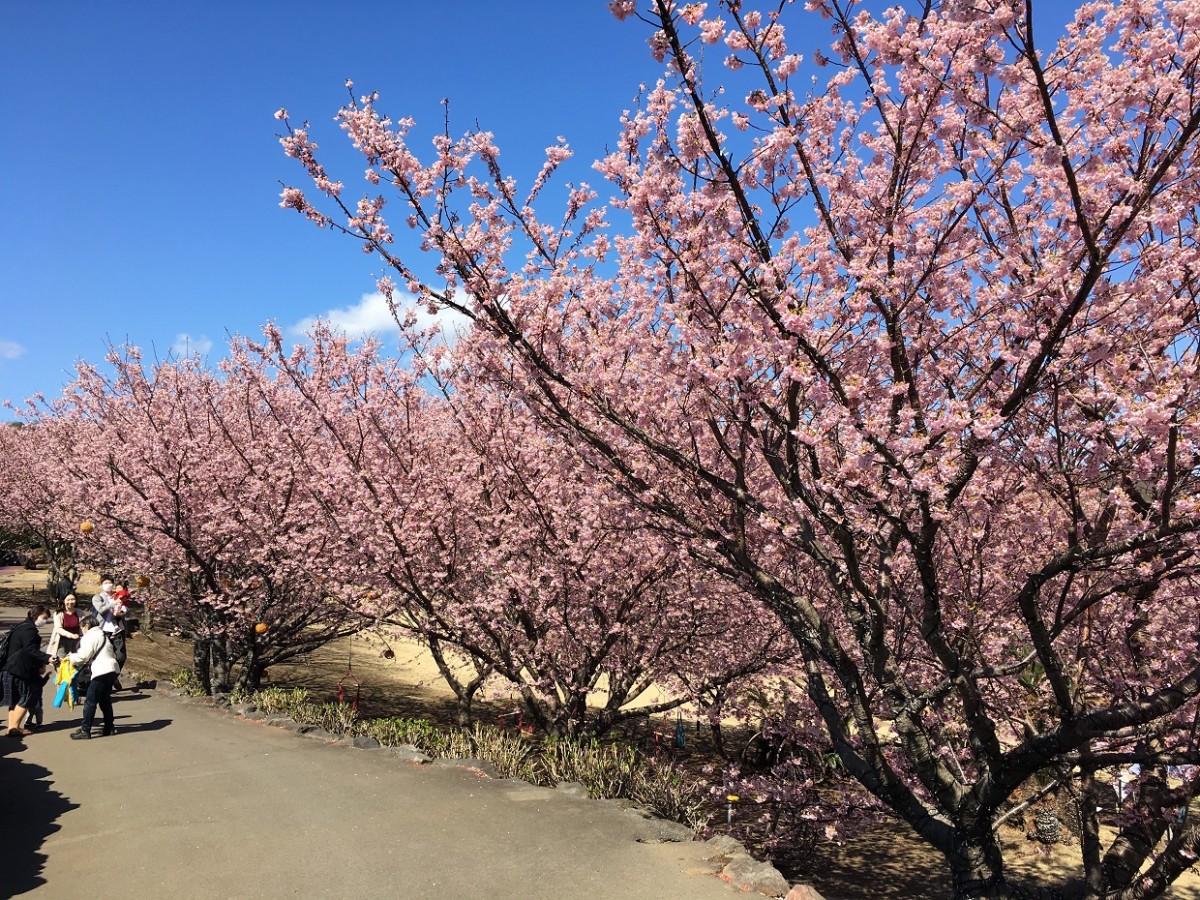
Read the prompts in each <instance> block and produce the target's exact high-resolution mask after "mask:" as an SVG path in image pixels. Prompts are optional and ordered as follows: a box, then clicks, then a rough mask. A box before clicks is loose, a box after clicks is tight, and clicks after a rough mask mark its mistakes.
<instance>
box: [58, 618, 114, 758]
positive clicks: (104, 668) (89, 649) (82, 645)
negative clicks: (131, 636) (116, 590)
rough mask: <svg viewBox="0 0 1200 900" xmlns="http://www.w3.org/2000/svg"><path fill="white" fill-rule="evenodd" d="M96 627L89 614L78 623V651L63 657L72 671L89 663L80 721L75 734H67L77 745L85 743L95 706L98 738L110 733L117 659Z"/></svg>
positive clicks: (96, 624)
mask: <svg viewBox="0 0 1200 900" xmlns="http://www.w3.org/2000/svg"><path fill="white" fill-rule="evenodd" d="M99 624H100V623H99V620H98V619H97V618H96V616H95V615H94V614H92V613H89V614H88V615H86V616H84V617H83V618H82V619H80V621H79V626H80V628H82V629H83V637H81V638H80V639H79V649H78V650H76V651H75V652H74V653H71V654H68V656H67V658H68V659H69V660H71V662H72V663H73V664H74V665H75V667H76V668H80V667H82V666H86V665H88V664H89V663H90V664H91V666H92V680H91V683H90V684H89V685H88V689H87V696H85V697H84V700H83V721H82V722H80V723H79V730H78V731H72V732H71V738H72V739H73V740H77V741H78V740H87V739H88V738H90V737H91V736H92V722H93V721H94V720H95V718H96V707H97V706H99V707H100V712H102V713H103V714H104V727H103V728H102V729H101V730H100V734H101V735H109V734H112V733H113V707H112V689H113V683H114V682H116V680H117V675H118V674H119V673H120V671H121V667H120V666H119V665H117V657H116V655H115V654H114V653H113V648H112V644H111V643H110V642H109V639H108V635H107V634H105V633H104V631H103V630H102V629H101V628H100V627H99Z"/></svg>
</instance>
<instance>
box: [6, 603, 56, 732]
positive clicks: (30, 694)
mask: <svg viewBox="0 0 1200 900" xmlns="http://www.w3.org/2000/svg"><path fill="white" fill-rule="evenodd" d="M49 621H50V610H48V609H46V607H44V606H37V607H34V608H33V609H31V610H30V611H29V614H28V615H27V616H26V617H25V621H24V622H21V623H19V624H17V625H14V626H13V629H12V631H11V632H10V633H9V637H8V658H7V659H6V660H5V662H4V671H3V672H0V682H2V683H3V686H4V700H3V703H4V706H6V707H7V708H8V730H7V731H6V732H5V734H6V735H7V736H8V737H24V736H25V735H27V734H29V730H28V729H26V728H22V727H21V720H22V719H23V718H25V713H26V712H28V711H29V710H30V709H32V708H35V707H36V706H37V703H36V700H37V697H36V696H35V694H34V691H41V689H42V680H41V674H42V667H43V666H44V665H46V663H48V662H49V661H50V656H49V654H47V653H43V652H42V636H41V635H40V634H39V633H38V628H39V627H41V626H42V625H45V624H47V623H48V622H49Z"/></svg>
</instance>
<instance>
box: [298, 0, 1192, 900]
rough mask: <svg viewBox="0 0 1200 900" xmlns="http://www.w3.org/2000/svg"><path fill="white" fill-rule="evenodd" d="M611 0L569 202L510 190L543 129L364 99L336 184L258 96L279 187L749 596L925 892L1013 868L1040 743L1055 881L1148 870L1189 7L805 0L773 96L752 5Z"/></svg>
mask: <svg viewBox="0 0 1200 900" xmlns="http://www.w3.org/2000/svg"><path fill="white" fill-rule="evenodd" d="M610 6H611V8H612V10H613V11H614V13H615V14H616V15H617V16H619V17H620V18H632V19H640V20H642V21H644V22H647V23H649V25H650V28H651V29H652V32H651V35H650V42H649V45H650V50H651V52H652V53H653V54H654V56H655V57H656V58H657V59H659V60H660V61H661V62H663V64H664V70H665V71H664V75H663V78H662V80H661V81H659V82H658V83H657V84H655V85H652V86H649V87H647V88H646V89H645V91H644V92H643V94H642V95H641V97H640V100H639V103H638V106H637V107H636V108H635V109H633V110H631V111H630V112H629V113H627V115H626V116H625V117H624V118H623V120H622V123H621V128H620V134H619V136H618V139H617V142H616V145H615V149H614V150H613V152H612V153H611V154H610V155H609V156H607V157H606V158H604V159H602V160H600V161H599V162H598V163H596V169H597V171H598V172H599V174H600V175H601V176H603V177H604V178H605V179H607V180H608V182H609V183H610V184H611V186H612V190H613V192H614V196H613V198H612V199H611V201H610V202H609V203H608V205H607V206H598V205H596V193H595V192H594V191H593V190H592V189H591V188H589V187H588V186H587V185H577V186H572V187H571V188H570V189H569V190H568V192H567V206H566V209H565V212H563V213H561V214H560V215H559V216H557V217H555V216H544V215H542V212H540V211H545V210H546V209H547V207H549V206H551V205H552V204H550V203H549V202H546V201H545V199H544V197H541V196H540V195H541V193H542V191H543V188H544V185H545V184H546V182H547V179H548V177H549V176H550V175H551V174H552V173H553V172H554V171H555V170H556V169H557V168H558V167H559V166H560V165H561V164H562V163H563V161H564V160H565V159H566V158H567V157H568V156H569V150H568V149H567V148H566V147H565V146H564V145H559V146H555V147H552V148H551V149H550V150H549V151H548V152H547V161H546V164H545V167H544V169H543V171H542V172H541V173H540V174H539V176H538V177H537V179H536V180H535V182H534V184H533V186H532V189H531V190H529V191H528V192H524V193H522V192H519V191H518V187H517V183H516V181H515V180H514V179H512V178H509V177H507V176H506V175H505V174H504V173H503V172H502V170H501V167H500V161H499V151H498V150H497V148H496V147H495V145H494V144H493V141H492V139H491V136H490V135H489V134H488V133H486V132H482V131H473V132H471V133H468V134H466V135H465V136H463V137H462V138H453V137H451V136H450V135H449V134H444V135H441V136H439V137H438V138H436V139H435V141H434V146H433V149H432V152H431V154H430V156H429V159H428V160H427V161H423V160H422V159H420V158H419V156H418V154H417V153H416V152H415V151H414V149H413V148H412V147H411V146H410V143H409V140H408V135H409V132H410V130H411V129H412V127H413V124H412V123H411V121H409V120H397V121H393V120H390V119H388V118H386V117H385V116H384V115H383V114H382V112H381V111H380V109H379V98H378V96H377V95H375V94H369V95H366V96H363V97H360V98H358V99H353V98H352V100H351V102H349V103H348V104H347V106H345V107H344V108H343V109H342V110H341V112H340V113H339V121H340V124H341V127H342V128H343V129H344V130H345V131H346V133H347V134H348V136H349V137H350V139H351V140H352V141H353V143H354V145H355V146H356V147H357V148H358V149H360V150H361V151H362V152H363V154H364V156H365V157H366V160H367V162H368V165H369V169H368V173H367V179H368V181H369V182H370V183H371V187H370V188H369V192H368V194H367V195H366V196H365V197H363V199H362V200H359V201H354V200H352V199H348V198H347V189H346V188H345V186H344V185H343V184H342V183H341V182H339V181H336V180H334V179H333V178H332V177H331V176H330V175H329V174H328V173H327V172H326V170H325V169H324V167H323V166H322V164H321V162H320V159H319V157H318V152H319V151H318V147H317V145H316V143H315V142H314V141H313V139H312V137H311V135H310V133H309V129H308V127H307V126H305V127H299V128H297V127H293V126H292V125H291V123H290V121H289V119H288V117H287V113H286V112H285V111H283V110H281V111H280V112H279V113H278V114H277V115H278V116H279V118H280V119H281V120H282V121H283V122H284V124H285V126H286V133H285V134H284V135H283V138H282V140H283V144H284V147H285V149H286V152H287V153H288V154H289V155H290V156H292V157H294V158H295V159H297V160H298V161H299V162H300V163H301V164H302V165H303V166H304V167H305V169H306V170H307V172H308V175H309V176H310V177H311V179H312V182H313V187H314V188H315V193H313V192H310V193H308V194H306V193H305V192H304V191H303V190H301V189H299V188H295V187H288V188H286V189H285V190H284V192H283V205H284V206H286V207H290V208H294V209H296V210H298V211H300V212H301V213H302V214H304V215H305V216H306V217H308V218H309V219H311V220H312V221H314V222H315V223H316V224H318V225H320V226H322V227H331V228H334V229H337V230H339V231H342V232H344V233H346V234H348V235H352V236H354V237H355V238H356V239H358V240H359V241H361V242H362V244H363V245H364V248H365V249H367V250H368V251H370V252H374V253H377V254H379V256H380V257H381V258H382V260H383V261H384V263H385V264H386V265H387V266H389V267H390V269H391V270H392V272H393V274H394V276H395V277H396V279H397V281H398V284H399V285H400V286H402V287H403V288H404V289H406V290H407V291H408V292H410V293H412V294H413V295H415V296H416V297H417V298H418V299H419V300H420V301H421V302H423V303H426V304H428V305H431V306H434V307H446V308H451V309H454V310H456V311H457V312H459V313H461V314H463V315H465V316H467V317H468V318H469V319H470V320H471V321H472V322H473V323H474V328H473V330H472V331H471V333H470V334H469V335H467V336H466V337H465V338H464V339H463V340H462V341H461V342H460V344H459V346H458V347H457V349H456V352H457V353H458V354H459V355H460V356H461V357H462V358H464V359H470V360H471V363H470V364H471V365H472V366H473V367H474V369H475V371H477V372H480V373H483V372H484V371H486V372H487V373H488V377H490V378H491V379H492V380H493V382H494V383H495V384H497V385H499V386H502V387H503V389H504V390H506V391H510V392H513V393H514V395H516V396H519V397H520V398H521V401H522V403H523V404H525V406H526V408H527V409H528V410H530V412H531V414H532V415H535V416H537V417H538V418H539V419H540V420H541V421H542V422H543V423H545V424H546V425H547V426H548V427H550V428H551V429H553V430H554V433H555V434H556V435H557V444H556V447H557V448H560V449H561V450H562V451H563V452H570V453H571V454H572V455H573V456H574V457H575V459H576V460H577V461H578V462H579V464H581V465H584V466H587V467H589V468H590V469H591V470H593V471H594V472H595V473H596V477H597V478H599V479H603V480H604V481H606V483H609V484H611V485H613V486H614V487H615V488H616V489H618V490H620V491H621V492H622V493H623V494H624V496H625V497H626V498H627V499H628V500H629V501H631V502H632V503H633V504H635V505H636V507H637V508H638V509H640V510H641V513H642V515H643V516H644V519H645V522H646V524H647V526H648V527H659V528H662V529H664V530H671V529H673V530H674V532H675V533H676V534H679V535H681V536H685V537H686V539H687V541H688V549H689V552H690V553H691V554H692V557H693V558H699V559H703V560H704V561H705V562H706V564H707V565H708V566H709V567H711V569H712V570H714V571H716V572H719V573H721V574H722V575H723V576H725V577H726V578H727V579H728V580H729V581H730V582H732V583H734V584H736V585H738V586H739V587H742V588H744V589H746V590H749V591H751V592H752V593H753V594H754V595H755V596H756V597H757V598H758V600H759V601H761V602H762V603H763V604H765V605H766V606H767V607H768V608H770V609H771V610H772V611H773V612H774V614H775V615H776V616H777V617H778V620H779V621H780V622H781V623H783V624H784V625H785V626H786V627H787V628H788V630H789V631H790V632H791V634H792V635H793V636H794V638H795V640H796V642H797V644H798V647H799V664H800V665H801V666H802V667H803V670H804V672H805V682H804V683H805V690H806V693H807V696H808V702H809V703H810V704H811V709H812V710H813V711H815V713H816V714H817V715H818V716H819V718H820V721H821V722H822V724H823V727H824V730H825V732H826V736H827V739H828V741H829V743H830V745H831V746H832V748H833V749H834V750H835V751H836V753H837V754H838V756H839V757H840V760H841V763H842V764H843V765H844V767H845V769H846V771H847V772H848V773H849V774H850V775H851V776H852V777H853V778H855V779H856V780H857V781H858V782H859V783H860V784H861V785H862V786H863V787H864V788H865V789H866V790H868V791H869V792H871V794H873V795H874V796H875V797H876V798H878V800H879V801H881V802H882V803H884V804H885V805H886V806H888V807H889V808H890V809H891V810H892V811H893V812H894V813H895V814H896V815H897V816H899V817H900V818H901V819H903V820H904V821H905V822H907V823H908V824H909V825H910V826H911V827H912V829H913V830H914V831H915V832H916V833H917V834H918V835H920V836H921V837H922V838H923V839H925V840H926V841H928V842H929V843H930V844H931V845H933V846H934V847H936V848H938V849H939V850H940V851H941V852H942V853H943V854H944V856H945V858H946V861H947V865H948V867H949V870H950V873H951V876H952V880H953V885H954V890H955V894H956V896H958V897H964V898H965V897H985V896H986V897H996V898H1001V897H1013V896H1018V895H1019V894H1020V890H1019V888H1018V887H1017V886H1014V885H1012V884H1011V883H1010V880H1009V877H1008V873H1007V870H1006V868H1005V861H1004V854H1003V852H1002V849H1001V845H1000V841H999V839H998V837H997V834H996V829H997V827H998V823H999V822H1000V820H1001V819H1002V818H1003V817H1004V816H1006V815H1007V810H1009V809H1011V808H1012V806H1011V805H1012V802H1013V798H1014V796H1015V794H1016V792H1017V791H1018V790H1020V789H1021V788H1022V787H1023V786H1024V785H1026V784H1027V783H1028V782H1029V781H1030V779H1031V778H1032V777H1033V776H1034V775H1035V773H1041V772H1045V771H1047V770H1049V771H1051V772H1053V773H1054V777H1055V780H1056V782H1057V784H1058V785H1059V787H1060V790H1061V791H1062V792H1064V793H1065V794H1068V795H1070V796H1071V797H1073V798H1074V799H1075V800H1076V802H1077V808H1078V812H1079V816H1080V819H1081V822H1082V831H1083V834H1082V839H1081V840H1082V851H1083V854H1082V855H1083V868H1082V873H1081V882H1080V883H1081V884H1082V887H1079V888H1078V890H1077V893H1079V894H1080V895H1082V896H1087V897H1101V896H1103V897H1120V898H1142V897H1154V896H1160V895H1161V894H1162V893H1163V892H1164V891H1165V890H1166V889H1167V888H1168V886H1169V885H1170V884H1171V882H1172V881H1173V880H1174V879H1175V878H1176V877H1177V876H1178V875H1179V874H1180V873H1181V872H1182V871H1184V870H1185V869H1186V868H1188V867H1189V866H1190V865H1191V864H1192V863H1193V862H1194V861H1195V859H1196V853H1197V838H1196V828H1195V825H1194V814H1193V813H1192V812H1191V810H1190V803H1191V801H1192V798H1193V797H1194V795H1195V794H1196V792H1197V788H1198V785H1197V782H1196V781H1195V780H1194V779H1190V780H1189V779H1187V778H1185V779H1183V780H1182V781H1180V780H1179V779H1177V778H1171V777H1169V775H1168V770H1167V769H1168V766H1169V765H1171V764H1185V763H1186V764H1195V763H1196V762H1198V761H1200V757H1198V751H1200V748H1198V747H1197V745H1196V733H1197V732H1196V729H1195V727H1194V724H1193V723H1194V722H1195V720H1196V717H1197V713H1198V709H1197V694H1198V693H1200V653H1198V651H1197V634H1198V633H1200V629H1198V625H1200V603H1198V601H1197V590H1196V587H1197V585H1196V583H1195V579H1196V575H1197V572H1196V540H1197V525H1198V524H1200V518H1198V516H1197V512H1198V511H1197V499H1198V497H1197V470H1196V466H1197V461H1198V459H1200V456H1198V450H1200V447H1198V446H1197V424H1198V423H1197V410H1198V403H1197V401H1198V400H1200V392H1198V389H1197V387H1198V386H1197V380H1196V376H1197V362H1198V359H1200V356H1198V352H1197V351H1198V344H1197V337H1198V334H1197V317H1196V311H1197V303H1196V288H1197V281H1196V277H1197V276H1196V273H1197V264H1198V259H1197V255H1198V254H1197V240H1196V237H1197V234H1196V225H1197V211H1198V201H1200V160H1198V159H1197V158H1196V156H1197V131H1198V129H1200V92H1198V89H1197V81H1196V79H1197V73H1198V71H1200V68H1198V67H1200V3H1197V2H1196V0H1169V2H1168V0H1163V2H1144V0H1137V2H1121V3H1117V2H1111V0H1096V2H1089V3H1087V4H1086V5H1084V6H1083V7H1081V8H1080V10H1079V12H1078V14H1077V15H1076V17H1075V19H1074V22H1073V23H1072V24H1071V25H1070V26H1069V27H1068V28H1067V31H1066V34H1065V35H1064V36H1063V37H1062V38H1061V39H1060V40H1058V41H1057V43H1053V44H1043V43H1040V42H1039V35H1037V34H1035V24H1036V19H1035V15H1034V9H1033V4H1032V0H1030V2H1012V0H984V2H977V0H972V2H965V0H945V2H942V3H938V4H933V3H926V4H912V5H911V6H910V7H907V8H906V7H903V6H894V7H892V8H889V9H888V10H886V11H884V12H883V13H882V14H880V15H879V16H876V15H872V14H871V13H870V11H869V10H867V9H865V8H864V7H863V5H862V4H859V3H855V2H853V0H811V2H809V3H808V4H807V6H808V10H809V12H808V15H810V16H815V15H820V16H823V17H825V19H826V20H828V21H829V22H830V23H831V24H832V26H833V33H832V39H831V40H830V42H829V43H828V44H827V45H826V46H824V47H822V48H820V49H819V50H817V51H816V52H815V53H813V54H811V56H810V59H811V61H812V63H813V64H815V65H816V66H818V67H821V66H824V67H825V71H826V72H831V73H832V74H831V75H829V76H828V77H827V78H824V80H823V82H822V81H820V80H817V81H814V82H812V83H811V86H810V75H811V74H812V72H814V71H816V70H815V69H808V68H805V66H806V65H808V64H806V63H805V62H804V60H803V57H802V55H801V53H800V49H801V48H800V47H798V46H797V41H798V40H799V35H802V34H803V33H804V29H805V28H811V24H812V22H813V21H814V19H813V18H810V19H809V20H807V21H805V20H804V19H803V18H800V19H798V20H793V19H792V15H793V10H790V9H788V8H787V7H788V6H790V4H786V3H781V4H780V5H778V6H777V7H774V8H772V9H769V10H766V11H763V12H760V11H756V10H751V9H749V8H747V7H746V6H745V5H743V4H742V3H740V2H732V0H730V2H724V3H720V4H716V3H713V4H705V3H687V4H681V3H677V2H673V0H646V2H642V3H639V2H638V0H615V2H613V3H611V4H610ZM795 15H796V16H802V15H804V14H801V13H795ZM798 23H799V24H798ZM721 45H724V49H721ZM717 54H725V55H726V58H725V61H724V67H723V69H722V67H720V66H718V65H717V64H716V55H717ZM385 187H386V189H387V190H388V191H389V192H390V193H391V195H392V196H391V197H384V196H379V195H378V191H379V190H380V189H382V188H385ZM393 197H394V198H395V199H394V200H393V199H392V198H393ZM389 202H398V204H399V209H398V211H397V212H396V213H395V215H394V216H393V219H395V217H396V216H398V217H399V221H400V223H401V229H400V230H399V231H397V230H394V229H393V228H392V227H391V226H392V225H393V224H395V223H394V221H393V222H390V223H389V221H388V219H387V216H386V213H387V212H388V211H389V207H388V204H389ZM404 226H407V229H408V231H407V234H410V235H411V238H412V240H411V242H410V243H409V244H408V245H405V240H404V235H405V234H406V232H405V230H404ZM422 251H424V252H428V253H431V254H432V261H431V263H430V264H426V263H425V262H424V261H423V257H422V255H421V253H422ZM381 288H382V289H383V290H384V291H386V292H389V295H393V294H392V293H391V292H393V291H395V290H396V289H397V287H396V283H394V282H393V281H392V280H391V279H390V278H385V279H384V280H383V282H382V283H381ZM393 296H394V295H393ZM1134 763H1137V764H1138V765H1139V766H1140V770H1141V773H1142V774H1141V777H1140V780H1139V781H1138V782H1137V783H1136V784H1135V786H1134V788H1133V789H1132V791H1131V793H1130V799H1129V800H1128V801H1127V803H1126V805H1125V807H1124V809H1123V811H1122V815H1121V817H1120V818H1119V819H1116V820H1112V819H1109V818H1107V816H1108V813H1107V812H1103V813H1099V814H1098V813H1097V808H1098V807H1101V808H1105V809H1106V810H1107V809H1111V806H1112V802H1111V786H1110V785H1109V784H1108V782H1107V781H1106V779H1107V778H1109V775H1108V774H1107V773H1109V772H1111V771H1112V770H1113V768H1114V767H1121V766H1128V765H1131V764H1134ZM1172 822H1174V823H1175V825H1174V827H1171V828H1168V826H1169V825H1170V824H1171V823H1172ZM1102 825H1104V826H1108V825H1113V826H1115V829H1116V830H1115V831H1109V830H1108V829H1107V828H1102Z"/></svg>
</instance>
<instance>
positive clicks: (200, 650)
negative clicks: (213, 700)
mask: <svg viewBox="0 0 1200 900" xmlns="http://www.w3.org/2000/svg"><path fill="white" fill-rule="evenodd" d="M210 643H211V641H209V640H208V639H207V638H196V640H195V642H193V644H192V670H193V671H194V672H195V673H196V680H197V681H199V682H200V686H201V687H202V688H204V693H206V694H211V693H212V692H213V691H212V666H211V660H210V656H209V644H210Z"/></svg>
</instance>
